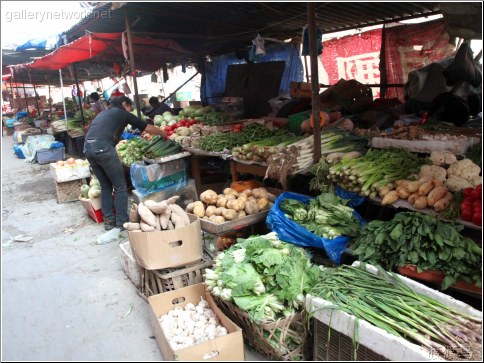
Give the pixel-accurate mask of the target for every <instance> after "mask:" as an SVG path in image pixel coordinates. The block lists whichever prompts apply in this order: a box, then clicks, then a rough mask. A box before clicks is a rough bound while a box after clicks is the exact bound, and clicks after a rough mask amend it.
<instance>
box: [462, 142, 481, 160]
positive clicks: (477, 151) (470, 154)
mask: <svg viewBox="0 0 484 363" xmlns="http://www.w3.org/2000/svg"><path fill="white" fill-rule="evenodd" d="M465 156H466V158H467V159H471V160H472V162H473V163H474V164H476V165H479V166H482V142H479V143H477V144H474V145H472V146H471V147H470V148H469V149H467V151H466V155H465Z"/></svg>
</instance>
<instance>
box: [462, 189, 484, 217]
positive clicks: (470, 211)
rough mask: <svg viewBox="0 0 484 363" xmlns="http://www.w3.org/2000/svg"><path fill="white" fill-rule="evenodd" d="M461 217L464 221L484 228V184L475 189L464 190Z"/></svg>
mask: <svg viewBox="0 0 484 363" xmlns="http://www.w3.org/2000/svg"><path fill="white" fill-rule="evenodd" d="M460 217H461V218H462V219H463V220H464V221H468V222H472V223H474V224H475V225H477V226H482V184H479V185H478V186H477V187H475V188H466V189H464V191H463V199H462V202H461V205H460Z"/></svg>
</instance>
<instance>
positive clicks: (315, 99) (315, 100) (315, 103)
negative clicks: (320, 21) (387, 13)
mask: <svg viewBox="0 0 484 363" xmlns="http://www.w3.org/2000/svg"><path fill="white" fill-rule="evenodd" d="M307 11H308V28H309V56H310V62H311V92H312V102H311V103H312V108H313V110H312V112H313V120H314V126H313V135H314V154H313V161H314V163H317V162H318V161H319V159H320V158H321V127H320V126H319V124H320V118H319V112H320V109H319V76H318V63H317V62H318V54H317V48H316V15H315V11H314V3H312V2H308V3H307Z"/></svg>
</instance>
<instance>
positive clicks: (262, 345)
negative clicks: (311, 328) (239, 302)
mask: <svg viewBox="0 0 484 363" xmlns="http://www.w3.org/2000/svg"><path fill="white" fill-rule="evenodd" d="M214 300H215V301H216V303H217V305H218V306H219V307H220V309H221V310H222V311H223V313H224V314H225V315H227V317H228V318H229V319H231V320H232V321H233V322H234V323H235V324H237V325H238V326H239V327H241V328H242V333H243V335H244V340H245V341H246V342H247V343H248V344H249V345H250V346H252V347H254V348H255V349H256V350H257V351H258V352H259V353H261V354H263V355H265V356H267V357H269V358H271V359H274V360H279V361H288V360H299V361H302V360H307V358H308V357H307V350H306V349H305V348H306V347H305V344H306V343H307V342H306V337H307V333H308V329H307V324H306V319H305V317H306V313H305V311H304V310H303V311H301V312H298V313H296V314H294V315H292V316H290V317H288V318H285V319H279V320H277V321H274V322H260V323H255V322H253V321H251V320H250V318H249V315H248V313H247V312H245V311H243V310H241V309H240V308H238V307H237V306H236V305H235V304H233V303H231V302H228V301H224V300H222V299H220V298H218V297H214ZM271 338H275V339H276V340H277V341H278V342H279V344H278V345H279V346H280V348H276V347H274V345H272V344H271V342H270V339H271ZM290 339H292V340H295V341H297V342H299V344H297V346H296V347H294V346H291V347H289V346H288V340H290ZM291 348H292V349H291Z"/></svg>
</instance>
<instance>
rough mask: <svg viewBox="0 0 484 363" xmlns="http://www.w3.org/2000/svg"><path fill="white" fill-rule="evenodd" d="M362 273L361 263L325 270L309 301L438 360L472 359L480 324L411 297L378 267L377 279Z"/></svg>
mask: <svg viewBox="0 0 484 363" xmlns="http://www.w3.org/2000/svg"><path fill="white" fill-rule="evenodd" d="M366 267H367V266H366V265H365V264H364V263H362V264H360V266H359V267H352V266H341V267H339V268H336V269H333V268H328V269H325V270H324V271H323V272H322V273H321V275H322V278H321V282H320V283H319V284H318V285H316V286H315V287H314V289H313V290H312V291H311V295H313V296H317V297H321V298H323V299H325V300H327V301H329V302H331V303H333V305H328V306H327V308H328V309H337V310H341V311H344V312H346V313H348V314H352V315H354V316H355V317H356V318H357V319H363V320H366V321H368V322H369V323H371V324H373V325H375V326H376V327H378V328H381V329H383V330H385V331H386V332H388V333H390V334H393V335H395V336H398V337H401V338H404V339H406V340H408V341H410V342H412V343H415V344H418V345H422V346H423V347H426V348H427V349H429V351H430V352H431V353H438V355H440V356H441V357H443V358H446V359H449V358H450V359H453V360H461V359H475V358H476V357H475V356H474V354H476V352H479V351H480V350H481V349H482V321H481V320H480V319H478V318H476V317H473V316H470V315H465V314H463V313H460V312H458V311H456V310H454V309H452V308H451V307H448V306H445V305H443V304H442V303H440V302H438V301H436V300H435V299H433V298H431V297H428V296H425V295H423V294H419V293H417V292H415V291H414V290H412V289H411V288H410V287H408V286H407V285H405V284H404V283H403V282H402V281H401V280H400V279H399V277H398V276H397V275H395V274H391V273H388V272H386V271H384V270H383V269H382V268H381V267H379V266H377V269H378V273H377V274H373V273H371V272H368V271H367V269H366ZM355 359H356V357H355ZM477 360H480V359H477Z"/></svg>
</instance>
